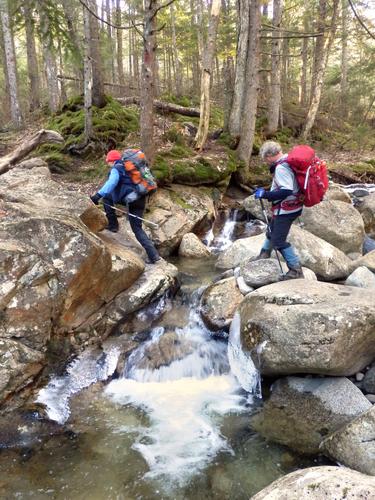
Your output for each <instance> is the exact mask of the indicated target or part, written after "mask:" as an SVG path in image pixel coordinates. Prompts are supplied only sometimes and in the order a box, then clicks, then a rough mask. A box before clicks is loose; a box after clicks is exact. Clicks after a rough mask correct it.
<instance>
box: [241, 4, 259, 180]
mask: <svg viewBox="0 0 375 500" xmlns="http://www.w3.org/2000/svg"><path fill="white" fill-rule="evenodd" d="M259 47H260V0H251V4H250V22H249V47H248V56H247V64H246V92H245V99H244V104H243V108H242V126H241V139H240V142H239V144H238V149H237V152H238V157H239V159H240V160H241V161H243V162H244V163H245V165H246V167H248V166H249V164H250V158H251V153H252V149H253V143H254V135H255V119H256V112H257V104H258V87H259V56H260V55H259ZM247 177H248V168H246V169H240V170H239V171H238V178H239V179H240V180H242V184H246V181H247Z"/></svg>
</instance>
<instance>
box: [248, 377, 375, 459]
mask: <svg viewBox="0 0 375 500" xmlns="http://www.w3.org/2000/svg"><path fill="white" fill-rule="evenodd" d="M271 389H272V392H271V397H270V398H269V399H268V400H267V401H266V403H265V405H264V407H263V408H262V409H261V411H260V412H259V413H257V414H256V415H254V416H253V417H252V418H251V424H252V427H253V428H254V429H255V430H256V431H258V432H259V433H260V434H261V435H262V436H264V437H265V438H267V439H269V440H271V441H275V442H277V443H280V444H283V445H286V446H289V447H290V448H292V449H294V450H297V451H299V452H301V453H309V454H315V453H319V446H320V443H321V442H322V440H323V439H324V438H325V437H326V436H327V435H328V434H330V433H332V432H334V431H336V430H337V429H339V428H340V427H342V426H343V425H345V424H347V423H348V422H350V421H351V420H353V419H354V418H355V417H356V416H358V415H360V414H361V413H363V412H365V411H366V410H368V409H369V408H371V403H370V402H369V401H367V399H366V398H365V396H364V395H363V394H362V392H361V391H360V390H359V389H358V388H357V387H356V386H355V385H354V384H353V383H352V382H350V380H348V379H347V378H333V377H329V378H328V377H327V378H300V377H287V378H285V379H280V380H278V381H277V382H275V383H274V384H273V385H272V388H271Z"/></svg>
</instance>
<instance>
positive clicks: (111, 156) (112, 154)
mask: <svg viewBox="0 0 375 500" xmlns="http://www.w3.org/2000/svg"><path fill="white" fill-rule="evenodd" d="M116 160H121V153H119V152H118V151H116V149H111V151H108V153H107V156H106V158H105V161H106V162H107V163H108V162H113V161H116Z"/></svg>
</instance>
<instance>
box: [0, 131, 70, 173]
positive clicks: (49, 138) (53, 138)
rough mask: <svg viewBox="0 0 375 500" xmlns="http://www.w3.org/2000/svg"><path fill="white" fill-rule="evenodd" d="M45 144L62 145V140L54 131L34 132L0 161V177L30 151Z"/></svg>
mask: <svg viewBox="0 0 375 500" xmlns="http://www.w3.org/2000/svg"><path fill="white" fill-rule="evenodd" d="M46 142H52V143H58V144H62V143H63V142H64V139H63V137H62V136H61V135H60V134H59V133H58V132H55V131H54V130H44V129H42V130H39V132H36V133H35V134H34V135H32V136H31V137H29V138H26V139H25V140H24V141H23V142H21V144H20V145H19V146H18V147H17V148H16V149H15V150H14V151H13V152H12V153H9V154H8V155H6V156H4V157H3V158H2V159H1V160H0V175H1V174H4V173H5V172H8V170H10V169H11V168H14V167H15V166H16V164H17V163H19V162H20V161H21V160H23V158H25V157H26V156H27V155H28V154H29V153H31V151H33V150H34V149H35V148H37V147H38V146H40V145H41V144H45V143H46Z"/></svg>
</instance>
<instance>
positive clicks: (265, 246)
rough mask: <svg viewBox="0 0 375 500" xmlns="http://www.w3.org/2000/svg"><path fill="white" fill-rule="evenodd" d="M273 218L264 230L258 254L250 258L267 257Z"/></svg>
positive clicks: (269, 249) (269, 255)
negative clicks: (263, 237)
mask: <svg viewBox="0 0 375 500" xmlns="http://www.w3.org/2000/svg"><path fill="white" fill-rule="evenodd" d="M272 225H273V219H272V220H271V222H270V223H269V225H268V227H267V231H266V237H265V239H264V242H263V245H262V248H261V250H260V254H259V255H258V256H257V257H254V258H253V259H252V260H261V259H269V258H270V257H271V252H272V242H271V232H272Z"/></svg>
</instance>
